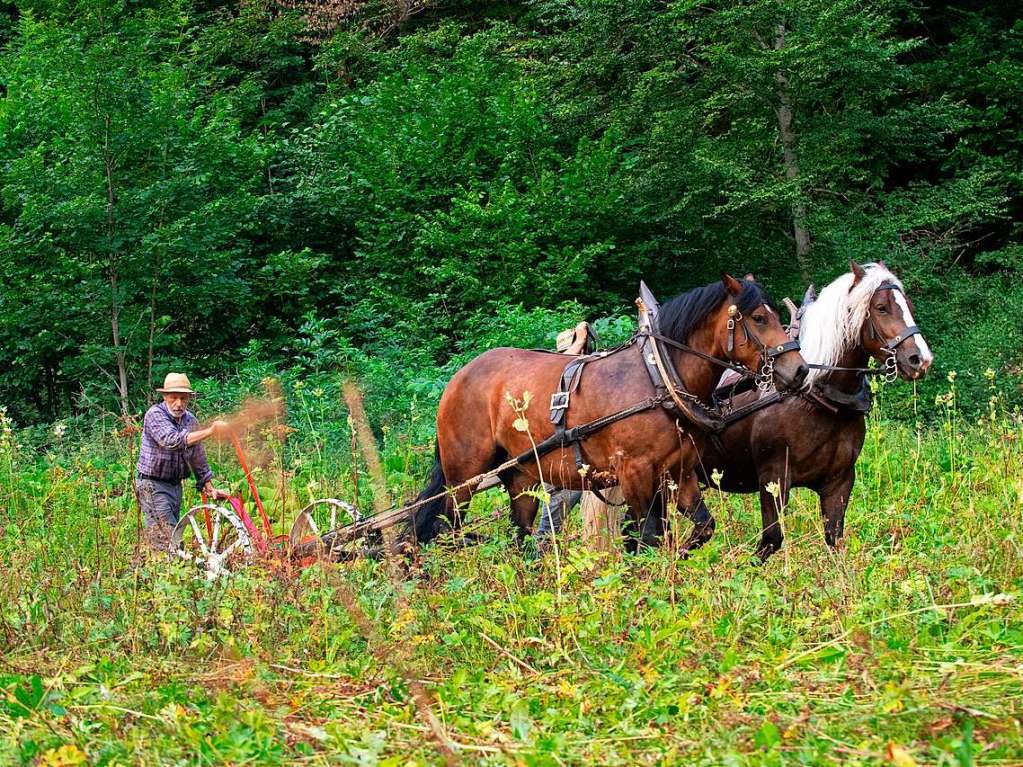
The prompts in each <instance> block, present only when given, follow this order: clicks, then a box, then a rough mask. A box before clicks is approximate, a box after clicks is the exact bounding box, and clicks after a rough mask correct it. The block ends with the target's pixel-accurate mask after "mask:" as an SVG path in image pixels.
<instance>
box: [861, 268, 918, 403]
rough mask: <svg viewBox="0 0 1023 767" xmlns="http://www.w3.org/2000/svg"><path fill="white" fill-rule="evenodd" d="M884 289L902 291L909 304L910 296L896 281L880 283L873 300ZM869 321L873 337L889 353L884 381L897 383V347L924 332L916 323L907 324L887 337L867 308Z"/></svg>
mask: <svg viewBox="0 0 1023 767" xmlns="http://www.w3.org/2000/svg"><path fill="white" fill-rule="evenodd" d="M882 290H892V291H898V292H899V293H902V295H903V297H904V298H905V299H906V304H907V305H908V304H909V297H908V296H906V292H905V291H904V290H903V289H902V288H900V287H899V286H898V285H896V284H895V283H894V282H885V283H883V284H881V285H879V286H878V287H877V290H875V291H874V295H873V296H871V300H873V297H874V296H876V295H877V294H878V293H880V292H881V291H882ZM867 323H868V325H869V327H870V336H871V338H873V339H874V340H876V341H877V342H878V343H880V344H881V349H882V350H883V351H884V353H885V354H887V355H888V356H887V357H885V361H884V368H883V369H884V381H885V383H895V379H896V378H898V377H899V369H898V363H897V361H896V359H895V355H896V349H898V348H899V346H900V345H901V344H902V343H904V342H905V341H908V340H909V339H910V338H912V337H913V336H916V335H923V334H922V333H921V332H920V328H918V327H917V326H916V325H907V326H906V327H905V328H903V329H902V332H900V333H897V334H896V335H894V336H892V337H891V338H885V337H884V336H883V335H881V331H880V330H878V329H877V325H876V324H875V323H874V318H873V317H872V316H871V314H870V310H867Z"/></svg>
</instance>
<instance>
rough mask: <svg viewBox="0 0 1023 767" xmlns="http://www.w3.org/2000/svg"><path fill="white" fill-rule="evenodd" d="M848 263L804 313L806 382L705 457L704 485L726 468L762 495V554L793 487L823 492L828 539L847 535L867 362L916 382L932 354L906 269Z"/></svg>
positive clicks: (775, 538)
mask: <svg viewBox="0 0 1023 767" xmlns="http://www.w3.org/2000/svg"><path fill="white" fill-rule="evenodd" d="M850 266H851V268H852V271H851V272H848V273H846V274H843V275H842V276H840V277H839V278H837V279H836V280H835V281H834V282H832V283H831V284H830V285H828V286H827V287H826V288H824V290H822V291H821V294H820V297H819V298H818V299H817V300H816V301H815V302H814V303H813V304H811V305H810V306H809V307H808V308H807V309H806V313H805V315H804V316H803V318H802V322H801V325H800V329H799V342H800V346H801V348H802V352H803V355H804V356H805V357H806V359H807V361H808V362H809V363H811V368H813V369H812V370H811V373H810V374H809V375H808V376H807V378H806V381H805V383H804V386H803V388H802V390H801V391H799V392H798V393H796V394H795V395H789V396H784V397H782V398H781V399H780V400H778V401H777V402H775V403H773V404H771V405H769V406H767V407H765V408H763V409H761V410H757V411H756V412H754V413H753V414H752V415H749V416H747V417H745V418H742V419H741V420H739V421H736V422H735V423H733V424H731V425H730V426H728V427H727V428H726V429H724V431H722V432H721V433H720V435H719V436H718V440H719V441H718V442H717V443H708V445H707V447H706V450H705V451H704V452H703V455H702V461H701V465H700V467H699V472H700V474H701V478H702V480H703V482H704V483H708V484H709V483H713V476H711V475H714V476H718V475H717V474H716V473H715V471H719V472H721V474H720V483H719V484H720V487H721V489H722V490H724V491H726V492H730V493H756V492H759V493H760V510H761V516H762V517H763V532H762V534H761V538H760V543H759V545H758V546H757V554H758V555H759V556H760V557H761V558H762V559H766V558H767V557H769V556H770V555H771V554H773V553H774V552H775V551H777V550H778V549H779V548H780V547H781V543H782V530H781V525H780V524H779V522H778V512H779V509H783V508H784V507H785V505H786V504H787V503H788V496H789V491H790V490H791V489H792V488H793V487H808V488H811V489H812V490H814V491H815V492H816V493H817V494H818V496H819V497H820V510H821V516H822V517H823V522H824V539H825V541H826V542H827V543H828V545H829V546H835V545H836V544H837V542H838V540H839V538H841V536H842V532H843V530H844V526H845V510H846V506H847V505H848V503H849V496H850V494H851V493H852V488H853V483H854V482H855V481H856V459H857V457H858V456H859V454H860V449H861V448H862V447H863V439H864V435H865V434H866V413H867V411H868V410H869V409H870V404H871V398H870V387H869V386H868V382H867V380H866V375H867V374H869V373H877V372H879V371H877V370H876V369H875V370H873V371H868V369H867V362H868V360H869V359H870V358H871V357H873V358H874V359H876V360H877V361H878V362H880V363H881V364H882V366H883V367H882V368H881V370H882V371H885V370H887V373H888V378H889V379H890V380H894V378H895V376H896V375H898V376H900V377H902V378H903V379H905V380H909V381H914V380H917V379H919V378H921V377H922V376H924V375H925V374H926V373H927V370H928V368H930V366H931V363H932V362H933V360H934V358H933V356H932V354H931V350H930V348H928V346H927V342H926V341H925V340H924V337H923V334H922V333H921V332H920V330H919V328H917V327H916V323H915V321H914V319H913V310H912V302H911V301H910V299H909V297H908V296H907V295H906V292H905V288H904V287H903V285H902V282H900V281H899V279H898V277H896V276H895V275H894V274H892V272H891V271H890V270H889V269H888V268H887V267H886V266H885V265H884V264H883V263H881V264H867V265H865V266H862V267H861V266H860V265H859V264H857V263H855V262H850ZM757 396H758V395H757V394H756V393H755V392H749V393H745V394H741V395H738V396H737V397H736V398H734V399H733V400H732V402H731V405H733V406H734V407H742V406H744V405H749V404H751V403H752V402H753V401H755V400H756V399H757ZM772 483H776V484H777V485H778V487H777V489H775V488H774V487H773V485H772ZM769 485H770V486H771V487H770V489H769ZM772 491H773V492H772Z"/></svg>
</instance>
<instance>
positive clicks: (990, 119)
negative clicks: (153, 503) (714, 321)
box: [0, 0, 1023, 425]
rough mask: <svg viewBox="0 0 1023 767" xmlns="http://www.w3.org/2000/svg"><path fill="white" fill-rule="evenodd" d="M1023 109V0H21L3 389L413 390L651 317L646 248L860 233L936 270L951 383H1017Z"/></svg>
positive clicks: (653, 251) (782, 273)
mask: <svg viewBox="0 0 1023 767" xmlns="http://www.w3.org/2000/svg"><path fill="white" fill-rule="evenodd" d="M1021 109H1023V22H1021V21H1020V19H1019V18H1018V14H1017V13H1016V12H1015V11H1014V10H1013V8H1012V4H1011V3H994V2H988V3H984V2H961V3H926V2H916V1H915V0H914V1H911V0H883V1H881V2H862V1H861V0H828V1H827V2H819V1H818V0H800V1H799V2H788V0H756V1H752V2H742V3H733V2H723V3H710V4H703V3H694V2H650V1H648V0H636V2H630V3H619V2H609V1H607V0H580V1H578V2H573V1H570V0H534V1H533V2H483V3H478V2H464V1H463V2H460V1H459V0H384V1H382V2H376V1H374V0H367V1H366V2H363V1H362V0H243V1H242V2H219V1H218V0H213V1H207V0H203V1H202V2H188V1H187V0H133V1H132V2H120V1H110V2H107V1H106V0H85V2H77V3H71V2H66V1H65V0H22V1H20V2H16V3H9V4H7V5H6V6H5V11H4V13H3V15H2V17H0V275H2V280H3V289H2V292H0V403H2V404H3V405H5V406H6V407H7V408H8V413H9V415H10V416H11V417H13V419H14V421H15V423H17V424H20V425H31V424H44V423H51V422H53V421H55V420H58V419H64V418H67V417H69V416H74V415H76V414H81V413H82V412H84V411H86V410H89V409H98V410H99V411H101V412H109V413H111V414H119V415H132V414H138V413H141V412H142V411H143V410H144V409H145V407H146V406H147V404H148V402H149V398H150V397H151V392H152V390H153V388H154V385H155V384H156V383H158V382H159V381H161V380H162V378H163V375H164V374H165V373H166V372H167V371H169V370H176V369H186V370H188V371H189V372H190V373H191V374H192V375H193V376H195V377H198V378H200V379H207V380H214V381H217V380H224V379H228V378H232V377H234V376H237V375H239V371H241V372H240V375H241V377H242V378H243V379H251V380H254V381H258V379H259V377H260V376H261V375H262V374H264V373H265V372H266V371H274V372H276V373H278V374H280V373H282V372H285V371H288V370H293V371H302V372H305V373H312V372H320V371H331V370H339V369H346V370H354V371H355V372H356V373H357V374H358V375H359V376H360V377H362V378H363V379H364V380H365V381H366V382H367V385H369V386H370V389H371V392H372V394H373V402H374V408H375V409H376V412H377V413H378V415H379V416H380V417H384V418H386V417H395V416H394V415H393V414H396V413H401V412H403V411H406V410H407V408H408V406H409V404H410V403H411V402H412V401H413V400H415V399H416V398H420V399H421V398H425V399H426V400H427V401H430V402H434V401H435V400H436V398H437V397H438V396H439V393H440V391H441V390H442V387H443V385H444V383H445V382H446V380H447V379H448V378H449V377H450V374H451V373H452V372H453V370H454V369H457V367H458V366H459V365H460V364H461V363H464V361H465V360H466V359H468V358H469V357H471V356H474V355H475V354H476V353H479V352H480V351H483V350H484V349H486V348H489V347H490V346H493V345H496V344H502V343H503V344H509V345H516V346H546V347H550V346H552V344H553V338H554V335H555V334H556V333H557V332H558V331H559V330H560V329H562V328H563V327H566V326H568V325H569V324H571V323H574V322H575V321H576V320H577V319H582V318H587V319H590V320H594V319H597V320H600V322H598V331H600V330H601V329H603V330H604V331H605V333H606V334H608V335H609V337H610V340H612V341H613V340H615V339H618V338H619V337H620V336H622V334H623V333H624V334H625V335H627V334H628V328H630V327H631V322H632V321H633V320H632V317H633V316H634V307H633V306H632V301H633V299H634V297H635V295H636V289H637V284H638V281H639V280H640V279H641V278H642V279H644V280H646V282H647V283H648V284H650V285H651V286H652V287H653V289H654V290H655V292H657V294H658V295H661V296H670V295H673V294H674V293H676V292H678V291H680V290H682V289H686V288H690V287H693V286H696V285H701V284H704V283H706V282H708V281H709V280H713V279H715V278H716V277H717V276H719V275H720V273H721V272H722V271H723V270H728V271H732V272H734V273H737V274H743V273H746V272H752V273H754V274H755V275H756V277H757V278H758V279H759V280H760V281H761V282H763V283H764V284H765V286H767V288H768V289H769V291H770V292H771V293H772V295H775V296H777V297H780V296H784V295H791V296H792V297H793V298H795V299H797V300H798V298H799V297H800V296H802V294H803V291H804V289H805V287H806V285H807V284H808V283H809V282H815V283H816V284H817V285H822V284H826V283H827V282H829V281H830V280H831V279H833V278H834V277H835V276H836V275H837V274H839V273H841V272H843V271H845V270H847V268H848V266H847V264H848V261H849V259H856V260H857V261H860V262H868V261H884V262H885V263H886V264H887V265H888V266H889V267H891V268H892V269H893V270H895V272H896V273H897V274H899V276H900V277H902V278H903V280H904V281H905V283H906V285H907V288H908V290H909V292H910V294H911V295H912V296H913V299H914V300H915V304H916V310H917V319H918V321H919V324H920V326H921V328H922V329H923V331H924V333H925V334H926V335H927V337H928V339H929V340H930V343H931V345H932V347H934V350H935V354H936V360H937V361H936V367H935V373H936V374H937V375H932V376H931V382H928V383H925V384H924V385H923V388H922V391H923V392H924V394H926V395H927V396H926V397H925V399H927V398H930V399H933V396H934V394H933V393H934V392H935V391H937V389H936V388H935V387H936V386H938V384H939V383H941V382H942V379H943V378H944V375H945V374H946V373H947V372H948V371H951V370H955V371H957V372H958V374H959V379H958V385H959V386H960V388H961V390H962V392H963V394H964V396H963V398H962V401H963V405H964V406H965V407H966V408H967V409H970V408H972V407H974V406H975V405H976V406H977V407H981V408H982V407H983V405H984V402H983V400H985V399H986V397H985V396H984V386H985V379H984V376H983V374H984V371H985V370H987V369H988V368H991V369H993V370H995V371H996V372H997V373H998V375H999V381H1001V382H1003V383H1004V384H1005V386H1004V390H1005V391H1004V393H1005V395H1006V396H1008V397H1009V398H1010V399H1011V400H1014V401H1017V402H1018V401H1019V400H1020V397H1021V395H1020V389H1019V383H1020V381H1021V380H1023V373H1021V364H1023V357H1021V354H1023V322H1021V319H1020V318H1021V316H1023V228H1021V213H1023V131H1021V130H1020V126H1021ZM602 340H604V339H602ZM928 387H930V388H928ZM899 412H900V411H899V409H898V408H897V407H896V408H894V409H893V414H894V415H898V413H899Z"/></svg>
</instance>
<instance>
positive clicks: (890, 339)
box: [849, 261, 934, 381]
mask: <svg viewBox="0 0 1023 767" xmlns="http://www.w3.org/2000/svg"><path fill="white" fill-rule="evenodd" d="M849 266H850V267H851V269H852V273H853V281H852V285H850V287H849V290H850V292H851V291H853V290H854V289H855V288H856V286H857V285H859V284H860V283H861V282H862V281H863V280H864V279H865V278H866V277H867V269H865V268H864V267H862V266H860V265H859V264H857V263H856V262H855V261H850V262H849ZM878 266H879V267H880V268H882V269H884V270H885V272H886V273H887V274H888V275H891V272H889V271H888V269H887V267H885V266H884V264H879V265H878ZM860 343H861V344H862V346H863V349H864V350H865V351H866V352H867V353H868V354H869V355H870V356H872V357H873V358H874V359H876V360H877V361H878V362H880V363H881V364H882V365H887V366H893V365H894V367H895V369H896V370H897V371H898V374H899V375H900V376H901V377H902V378H904V379H906V380H907V381H912V380H916V379H918V378H922V377H923V376H924V375H926V374H927V370H928V369H929V368H930V367H931V364H932V363H933V362H934V356H933V355H932V354H931V350H930V347H928V345H927V341H925V340H924V337H923V334H922V333H921V332H920V330H919V328H917V326H916V321H915V320H914V319H913V304H912V302H911V301H910V300H909V297H908V296H907V295H906V293H905V291H904V289H903V287H902V283H901V282H899V281H898V280H897V279H895V278H894V276H893V275H892V277H891V278H890V279H884V280H882V281H881V282H880V283H879V284H877V285H876V287H875V288H874V290H873V292H872V293H871V295H870V298H869V305H868V307H867V312H866V316H865V318H864V320H863V325H862V326H861V327H860Z"/></svg>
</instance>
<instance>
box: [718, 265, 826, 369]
mask: <svg viewBox="0 0 1023 767" xmlns="http://www.w3.org/2000/svg"><path fill="white" fill-rule="evenodd" d="M721 282H722V284H724V286H725V300H724V301H723V302H722V303H721V305H720V307H719V308H718V312H717V314H716V315H715V316H714V318H713V320H712V322H713V324H714V337H715V340H716V342H717V346H718V349H717V354H719V355H720V356H723V357H724V358H725V359H729V360H731V361H733V362H737V363H739V364H741V365H744V366H746V367H748V368H749V369H750V370H753V371H755V372H756V373H758V374H759V375H760V376H762V377H766V378H773V380H774V382H775V384H776V385H777V387H778V388H779V389H798V388H799V387H800V386H801V385H802V383H803V379H805V378H806V374H807V372H808V370H809V368H807V366H806V362H805V361H804V360H803V357H802V355H801V354H800V353H799V343H798V342H796V341H793V340H791V339H790V338H789V337H788V335H786V333H785V330H784V329H783V328H782V326H781V319H780V318H779V316H778V312H777V311H776V310H775V309H773V308H772V306H771V300H770V298H769V297H768V295H767V293H766V292H764V289H763V288H762V287H761V286H760V284H759V283H757V282H756V281H755V280H753V279H752V277H751V276H750V277H748V278H747V279H744V280H742V281H739V280H737V279H735V278H734V277H732V275H730V274H725V275H724V276H723V277H722V278H721Z"/></svg>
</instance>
